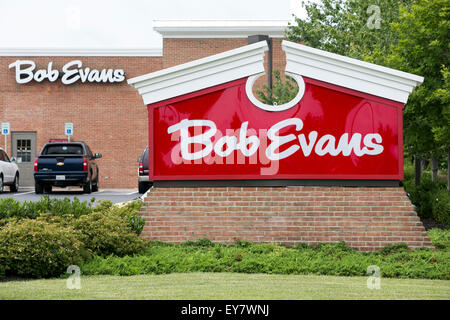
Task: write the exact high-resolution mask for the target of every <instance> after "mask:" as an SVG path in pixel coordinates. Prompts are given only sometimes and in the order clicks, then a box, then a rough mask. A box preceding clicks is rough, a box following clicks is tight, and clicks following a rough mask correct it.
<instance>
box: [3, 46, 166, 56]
mask: <svg viewBox="0 0 450 320" xmlns="http://www.w3.org/2000/svg"><path fill="white" fill-rule="evenodd" d="M162 54H163V52H162V49H161V48H52V47H48V48H45V47H42V48H0V56H3V57H57V56H62V57H162Z"/></svg>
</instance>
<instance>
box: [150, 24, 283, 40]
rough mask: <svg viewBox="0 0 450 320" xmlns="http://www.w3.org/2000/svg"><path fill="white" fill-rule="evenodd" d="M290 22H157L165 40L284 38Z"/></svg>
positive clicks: (155, 26) (156, 27)
mask: <svg viewBox="0 0 450 320" xmlns="http://www.w3.org/2000/svg"><path fill="white" fill-rule="evenodd" d="M288 23H289V21H288V20H155V21H153V29H154V30H155V31H156V32H158V33H160V34H161V35H162V36H163V38H165V39H167V38H178V39H180V38H181V39H186V38H194V39H195V38H247V37H248V36H251V35H257V34H263V35H268V36H270V37H272V38H284V37H285V30H286V28H287V27H288Z"/></svg>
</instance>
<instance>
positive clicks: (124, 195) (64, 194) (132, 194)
mask: <svg viewBox="0 0 450 320" xmlns="http://www.w3.org/2000/svg"><path fill="white" fill-rule="evenodd" d="M45 194H47V193H45ZM41 196H43V195H42V194H36V193H35V192H34V187H33V188H31V187H20V188H19V191H18V192H14V193H13V192H10V191H9V190H8V187H5V188H4V191H3V193H0V199H5V198H9V197H12V198H14V199H15V200H18V201H20V202H24V201H39V200H40V199H41ZM48 196H49V197H50V198H58V199H64V198H69V199H71V200H73V199H74V198H75V197H77V198H78V199H79V200H80V201H85V200H87V201H89V200H91V199H92V198H95V200H96V201H97V200H100V201H103V200H110V201H111V202H113V203H119V202H125V201H130V200H133V199H136V198H139V197H141V196H142V194H140V193H138V191H137V190H136V189H100V190H99V191H97V192H92V193H90V194H86V193H83V191H82V190H81V188H80V189H68V188H54V190H53V191H52V193H49V194H48Z"/></svg>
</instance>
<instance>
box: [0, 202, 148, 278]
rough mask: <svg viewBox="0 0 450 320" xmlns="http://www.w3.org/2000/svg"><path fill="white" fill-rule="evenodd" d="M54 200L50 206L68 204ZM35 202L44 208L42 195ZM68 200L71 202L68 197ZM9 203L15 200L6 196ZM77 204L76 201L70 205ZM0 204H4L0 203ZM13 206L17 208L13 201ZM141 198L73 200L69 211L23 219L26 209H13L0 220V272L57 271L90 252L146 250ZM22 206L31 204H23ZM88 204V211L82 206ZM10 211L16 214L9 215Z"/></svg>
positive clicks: (37, 274)
mask: <svg viewBox="0 0 450 320" xmlns="http://www.w3.org/2000/svg"><path fill="white" fill-rule="evenodd" d="M60 201H63V203H59V204H58V203H56V202H54V201H53V200H52V202H53V204H54V206H51V208H60V206H61V205H66V204H67V203H68V202H67V201H66V200H60ZM42 202H44V203H39V202H38V203H37V205H36V207H39V206H41V207H44V206H45V202H48V199H46V198H43V199H42ZM69 202H70V201H69ZM7 203H14V202H12V201H11V200H10V199H8V200H7ZM74 203H75V205H74ZM1 205H4V203H0V207H1ZM14 205H15V207H14V208H19V206H18V205H17V203H14ZM140 205H141V204H140V202H139V201H135V202H131V203H130V204H128V205H126V206H123V207H117V206H113V205H112V203H110V202H102V203H100V204H99V205H97V206H95V207H94V206H86V204H83V203H80V202H79V201H77V200H75V201H74V202H73V203H72V204H70V205H68V207H69V206H79V207H82V208H79V207H78V209H80V210H77V209H76V210H75V212H76V214H73V213H70V211H61V210H59V209H58V210H55V211H53V212H45V213H44V212H42V211H36V212H35V215H33V218H30V217H27V218H24V216H26V215H24V212H22V211H20V210H17V209H14V210H15V211H11V210H10V211H9V212H8V213H7V214H6V215H5V212H1V211H0V214H3V216H4V217H5V218H4V219H2V220H0V222H2V227H0V277H4V276H7V275H15V276H22V277H38V278H40V277H52V276H59V275H61V274H62V273H64V272H65V270H66V269H67V267H68V266H70V265H72V264H76V265H80V264H81V263H82V262H84V261H87V260H89V259H91V258H92V257H93V256H107V255H115V256H118V257H121V256H125V255H133V254H136V253H139V252H142V251H143V250H144V249H145V241H144V240H142V239H141V238H139V234H140V232H141V231H142V228H143V221H142V220H141V218H140V217H139V216H138V215H137V211H138V209H139V207H140ZM22 208H29V207H27V206H26V205H25V206H24V205H22ZM86 208H89V210H86V211H83V213H82V214H79V213H80V212H82V210H85V209H86ZM11 212H14V214H11Z"/></svg>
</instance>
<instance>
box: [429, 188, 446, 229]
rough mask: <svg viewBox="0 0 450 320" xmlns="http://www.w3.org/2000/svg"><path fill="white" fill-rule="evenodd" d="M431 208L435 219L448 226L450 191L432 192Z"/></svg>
mask: <svg viewBox="0 0 450 320" xmlns="http://www.w3.org/2000/svg"><path fill="white" fill-rule="evenodd" d="M432 208H433V216H434V218H435V219H436V221H439V222H441V223H443V224H445V225H448V226H450V192H449V191H448V190H442V191H440V192H437V193H435V194H434V197H433V205H432Z"/></svg>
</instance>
